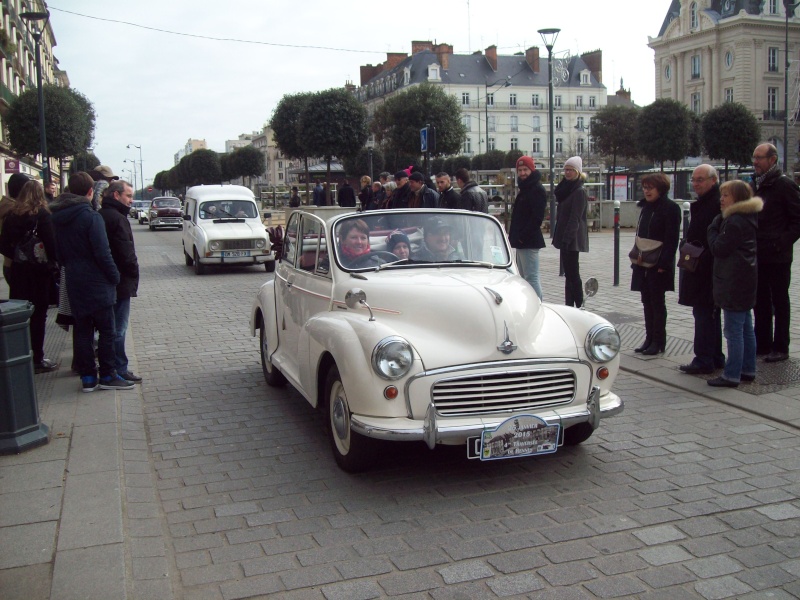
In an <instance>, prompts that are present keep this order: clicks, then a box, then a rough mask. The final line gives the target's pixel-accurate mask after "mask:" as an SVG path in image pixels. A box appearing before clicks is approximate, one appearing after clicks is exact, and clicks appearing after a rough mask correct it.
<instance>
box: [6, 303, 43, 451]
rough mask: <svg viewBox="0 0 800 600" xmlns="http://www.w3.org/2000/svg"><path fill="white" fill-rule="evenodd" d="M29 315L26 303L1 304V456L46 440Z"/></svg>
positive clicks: (30, 305) (31, 310)
mask: <svg viewBox="0 0 800 600" xmlns="http://www.w3.org/2000/svg"><path fill="white" fill-rule="evenodd" d="M32 314H33V304H31V303H30V302H28V301H27V300H1V301H0V454H12V453H16V454H19V453H20V452H22V451H23V450H27V449H28V448H33V447H35V446H40V445H42V444H46V443H47V442H48V441H49V433H50V431H49V430H48V428H47V425H45V424H44V423H41V422H40V421H39V405H38V404H37V402H36V387H35V386H34V384H33V352H32V351H31V336H30V332H29V324H30V318H31V315H32Z"/></svg>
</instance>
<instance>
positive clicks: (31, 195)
mask: <svg viewBox="0 0 800 600" xmlns="http://www.w3.org/2000/svg"><path fill="white" fill-rule="evenodd" d="M31 232H33V233H34V235H35V236H36V237H37V238H38V239H39V240H41V243H42V246H43V249H44V253H45V254H46V258H45V257H44V256H41V254H39V255H38V257H39V258H42V259H43V260H44V262H43V263H42V264H39V263H32V262H23V261H20V260H19V258H20V257H19V256H17V257H16V258H15V255H19V252H18V250H20V249H21V248H22V244H23V243H24V242H25V241H26V239H29V238H30V234H31ZM40 252H41V247H40V248H39V249H37V253H40ZM0 253H2V254H3V255H4V256H6V257H8V258H10V259H11V260H12V263H11V267H10V268H9V271H8V275H9V277H8V288H9V298H12V299H16V300H28V301H30V302H31V303H32V304H33V314H32V315H31V322H30V335H31V350H32V351H33V367H34V371H35V372H36V373H46V372H48V371H54V370H56V369H57V368H58V363H55V362H53V361H51V360H48V359H46V358H45V357H44V332H45V322H46V321H47V307H48V306H49V305H50V292H51V289H52V283H53V278H54V277H56V273H57V272H58V268H57V267H56V261H55V258H56V240H55V234H54V232H53V225H52V224H51V222H50V210H49V209H48V208H47V198H46V197H45V195H44V188H43V187H42V184H41V183H39V182H38V181H29V182H28V183H26V184H25V185H24V186H23V188H22V190H21V191H20V193H19V196H18V197H17V200H16V202H15V204H14V207H13V208H12V209H11V212H10V213H9V214H8V215H7V216H6V218H5V221H4V222H3V233H2V235H0Z"/></svg>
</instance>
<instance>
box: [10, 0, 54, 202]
mask: <svg viewBox="0 0 800 600" xmlns="http://www.w3.org/2000/svg"><path fill="white" fill-rule="evenodd" d="M26 10H33V11H37V12H39V11H41V12H44V11H45V10H46V3H44V2H35V3H33V6H32V7H31V6H30V4H29V3H25V2H23V1H22V0H2V21H0V173H2V177H3V182H4V183H5V182H7V181H8V178H9V177H10V176H11V175H12V174H13V173H18V172H22V173H26V174H28V175H30V176H31V177H33V178H35V179H41V177H42V163H41V160H42V157H41V156H40V155H37V156H35V157H28V156H20V155H19V154H18V153H16V152H15V151H14V150H13V149H12V148H11V146H10V145H9V143H8V138H7V126H6V118H7V116H8V110H9V107H10V106H11V103H12V102H13V101H14V99H15V98H16V97H17V96H19V95H20V94H21V93H22V92H24V91H25V90H27V89H29V88H30V89H36V46H35V43H34V40H33V37H32V36H31V34H30V33H29V31H28V29H27V27H26V24H25V22H24V21H23V20H22V19H21V18H20V13H22V12H25V11H26ZM37 28H38V25H37ZM55 45H56V39H55V36H54V35H53V28H52V26H51V24H50V21H49V20H48V21H47V23H46V25H45V26H44V30H43V32H42V37H41V42H40V50H41V64H42V83H43V84H52V85H61V86H69V79H68V77H67V74H66V72H64V71H62V70H61V69H59V66H58V59H56V57H55V55H54V54H53V48H54V47H55ZM50 173H51V176H52V178H53V181H55V182H56V184H58V185H59V186H60V185H61V164H60V161H59V160H57V159H54V158H51V159H50ZM3 189H5V187H4V188H3Z"/></svg>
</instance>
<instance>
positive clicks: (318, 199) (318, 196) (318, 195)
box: [311, 185, 325, 206]
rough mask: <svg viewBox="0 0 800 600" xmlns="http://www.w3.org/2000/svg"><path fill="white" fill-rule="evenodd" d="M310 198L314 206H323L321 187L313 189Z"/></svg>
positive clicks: (323, 199)
mask: <svg viewBox="0 0 800 600" xmlns="http://www.w3.org/2000/svg"><path fill="white" fill-rule="evenodd" d="M311 197H312V201H313V202H314V206H325V190H324V189H322V186H321V185H317V186H316V187H314V191H313V192H312V196H311Z"/></svg>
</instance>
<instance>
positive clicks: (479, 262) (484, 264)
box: [451, 260, 500, 269]
mask: <svg viewBox="0 0 800 600" xmlns="http://www.w3.org/2000/svg"><path fill="white" fill-rule="evenodd" d="M451 264H457V265H458V264H461V265H479V266H481V267H486V268H487V269H494V268H495V267H498V266H500V265H495V264H494V263H490V262H486V261H485V260H454V261H451Z"/></svg>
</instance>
